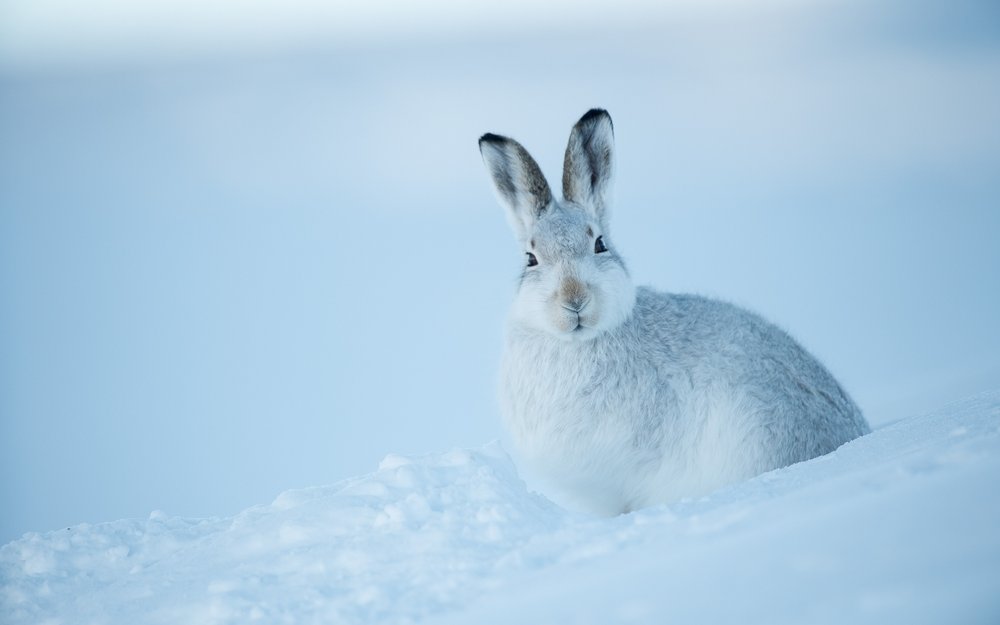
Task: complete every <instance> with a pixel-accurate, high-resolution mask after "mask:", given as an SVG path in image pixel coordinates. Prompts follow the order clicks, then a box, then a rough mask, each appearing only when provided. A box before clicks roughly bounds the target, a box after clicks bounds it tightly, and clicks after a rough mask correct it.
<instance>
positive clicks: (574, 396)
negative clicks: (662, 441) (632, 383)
mask: <svg viewBox="0 0 1000 625" xmlns="http://www.w3.org/2000/svg"><path fill="white" fill-rule="evenodd" d="M576 347H577V346H576V345H575V344H573V343H566V344H559V343H556V344H546V343H542V344H524V345H516V344H515V345H508V348H507V350H506V351H505V353H504V357H503V361H502V365H501V389H500V394H501V407H502V411H503V415H504V419H505V421H506V425H507V428H508V429H509V431H510V433H511V435H512V437H513V438H514V441H515V442H516V443H517V444H518V446H519V447H520V448H521V451H522V452H528V451H532V450H534V451H536V452H537V453H539V454H544V453H552V452H554V451H557V450H559V449H564V450H566V452H567V453H573V452H579V451H582V449H581V448H586V447H592V446H594V445H598V446H607V445H609V444H622V443H624V442H625V441H626V439H628V438H630V437H632V435H633V433H634V431H633V428H632V424H631V423H630V422H631V421H632V418H631V415H629V414H628V412H629V411H630V410H631V409H632V408H633V407H632V406H630V405H629V404H628V402H627V401H623V398H622V397H620V396H619V395H620V393H621V389H623V388H625V385H624V383H623V380H621V379H619V377H620V376H619V375H618V373H617V372H616V370H615V368H614V367H607V366H606V365H604V364H602V359H600V358H595V356H594V354H593V353H591V352H590V351H589V350H582V349H574V348H576Z"/></svg>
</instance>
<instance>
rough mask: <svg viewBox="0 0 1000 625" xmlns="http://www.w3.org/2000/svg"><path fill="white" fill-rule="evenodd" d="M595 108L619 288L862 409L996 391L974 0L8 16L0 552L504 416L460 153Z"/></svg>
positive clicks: (177, 510)
mask: <svg viewBox="0 0 1000 625" xmlns="http://www.w3.org/2000/svg"><path fill="white" fill-rule="evenodd" d="M594 106H600V107H604V108H607V109H608V110H609V111H610V112H611V114H612V116H613V117H614V120H615V130H616V140H617V150H618V165H619V170H618V172H619V173H618V178H617V192H616V197H617V203H616V208H615V215H614V219H613V227H614V230H613V236H614V237H615V239H616V241H617V245H618V247H619V249H621V250H622V251H623V253H624V254H625V256H626V258H627V260H628V261H629V263H630V267H631V269H632V272H633V276H634V277H635V279H636V281H637V282H638V283H640V284H651V285H654V286H656V287H659V288H661V289H666V290H672V291H693V292H699V293H703V294H707V295H712V296H717V297H721V298H724V299H727V300H730V301H733V302H736V303H738V304H741V305H744V306H747V307H749V308H751V309H753V310H756V311H758V312H760V313H762V314H763V315H765V316H766V317H768V318H769V319H771V320H773V321H774V322H776V323H778V324H779V325H781V326H783V327H785V328H786V329H788V330H789V331H790V332H791V334H792V335H793V336H795V337H796V338H797V339H799V341H800V342H802V343H803V344H804V345H805V346H806V347H807V348H808V349H810V350H812V351H813V352H814V353H815V354H816V355H817V356H818V357H819V358H820V359H821V360H822V361H823V362H824V363H825V364H826V365H827V366H828V367H829V368H830V369H831V370H832V371H833V373H834V374H835V375H836V376H838V377H839V378H840V380H841V381H842V382H843V384H844V385H845V387H846V388H847V389H848V391H849V392H850V393H851V394H852V395H853V396H854V398H855V399H856V400H857V401H858V403H859V404H860V405H861V407H862V409H863V410H864V411H865V413H866V415H867V417H868V418H869V420H870V421H871V423H872V424H873V425H874V426H876V427H877V426H879V425H884V424H885V423H888V422H890V421H893V420H896V419H900V418H903V417H906V416H909V415H912V414H915V413H922V412H926V411H929V410H931V409H934V408H937V407H939V406H941V405H942V404H944V403H947V402H949V401H951V400H954V399H958V398H961V397H964V396H967V395H970V394H972V393H975V392H977V391H981V390H985V389H990V388H996V387H998V386H1000V357H998V354H1000V323H998V318H1000V316H998V313H1000V245H998V238H1000V4H998V3H996V2H994V1H992V0H985V1H971V0H957V1H956V0H952V1H936V0H929V1H927V2H904V1H892V0H887V1H885V2H877V3H876V2H865V1H856V2H855V1H846V0H845V1H834V0H828V1H816V2H808V3H801V2H791V1H787V2H781V1H758V2H749V1H746V2H741V1H737V0H710V1H699V2H695V1H694V0H688V1H672V2H653V1H648V2H647V1H641V0H631V1H629V0H625V1H622V0H619V1H618V2H615V3H613V4H612V3H598V2H585V1H584V2H581V1H579V0H576V1H573V2H570V1H568V0H559V1H557V2H549V3H545V4H543V5H539V4H536V3H530V2H528V1H527V0H505V2H502V3H500V2H494V3H484V4H474V3H467V2H459V1H457V0H434V1H428V2H419V3H418V2H410V3H404V2H392V1H390V0H380V1H376V2H365V3H361V2H357V3H348V2H340V1H320V0H294V1H287V0H286V1H281V0H254V1H240V2H237V1H236V0H197V1H196V0H147V1H145V2H135V3H127V2H122V1H120V0H94V1H92V2H87V3H77V2H70V1H69V0H2V2H0V508H2V509H3V514H2V515H0V543H5V542H8V541H10V540H12V539H14V538H16V537H18V536H20V534H21V533H23V532H26V531H43V530H51V529H57V528H60V527H66V526H69V525H73V524H78V523H81V522H98V521H105V520H112V519H117V518H122V517H142V516H145V515H147V514H149V512H150V511H152V510H155V509H160V510H164V511H166V512H168V513H170V514H177V515H184V516H214V515H229V514H233V513H235V512H237V511H239V510H241V509H243V508H245V507H248V506H250V505H253V504H256V503H264V502H268V501H270V500H271V499H272V498H273V497H274V496H275V495H276V494H278V493H279V492H281V491H283V490H286V489H290V488H298V487H305V486H310V485H316V484H326V483H331V482H334V481H336V480H338V479H341V478H345V477H349V476H352V475H356V474H360V473H365V472H369V471H372V470H374V469H375V467H376V465H377V463H378V461H379V460H380V459H381V458H382V457H383V456H384V455H385V454H387V453H389V452H394V453H402V454H421V453H429V452H439V451H446V450H448V449H450V448H452V447H455V446H466V447H468V446H478V445H480V444H482V443H485V442H487V441H489V440H491V439H494V438H498V437H501V436H502V428H501V425H500V422H499V417H498V413H497V409H496V407H495V402H494V385H495V376H496V368H497V361H498V358H499V354H500V347H501V337H502V326H503V319H504V316H505V311H506V307H507V305H508V302H509V301H510V297H511V294H512V291H513V288H514V284H515V279H516V277H517V275H518V273H519V271H520V265H521V262H522V260H523V258H522V253H521V251H520V250H519V249H518V248H517V246H516V245H515V244H514V240H513V236H512V234H511V233H510V231H509V230H508V227H507V225H506V221H505V219H504V217H503V214H502V212H501V209H500V208H499V207H498V206H497V204H496V202H495V200H494V197H493V194H492V190H491V187H490V183H489V180H488V178H487V176H486V174H485V171H484V170H483V167H482V163H481V161H480V157H479V153H478V150H477V146H476V140H477V138H478V137H479V136H480V135H481V134H482V133H484V132H486V131H492V132H497V133H501V134H508V135H511V136H513V137H515V138H517V139H518V140H520V141H521V142H522V143H523V144H524V145H525V146H527V147H528V149H529V150H531V152H532V153H533V154H534V155H535V157H536V159H537V160H538V161H539V163H540V164H541V166H542V168H543V170H545V172H546V173H547V175H548V177H549V179H550V181H558V180H559V178H560V176H561V171H560V167H561V157H562V151H563V149H564V148H565V141H566V138H567V136H568V133H569V129H570V127H571V126H572V124H573V123H574V122H575V121H576V119H578V118H579V116H580V115H581V114H583V113H584V112H585V111H586V110H587V109H589V108H591V107H594Z"/></svg>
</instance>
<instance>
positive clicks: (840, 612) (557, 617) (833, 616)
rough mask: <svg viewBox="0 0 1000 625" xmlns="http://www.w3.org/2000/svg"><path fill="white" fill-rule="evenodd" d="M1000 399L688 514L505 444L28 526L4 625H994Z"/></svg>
mask: <svg viewBox="0 0 1000 625" xmlns="http://www.w3.org/2000/svg"><path fill="white" fill-rule="evenodd" d="M998 479H1000V391H994V392H991V393H987V394H983V395H980V396H976V397H973V398H971V399H968V400H966V401H963V402H959V403H956V404H953V405H950V406H947V407H946V408H944V409H942V410H939V411H937V412H935V413H933V414H930V415H927V416H922V417H916V418H910V419H906V420H903V421H899V422H896V423H893V424H890V425H888V426H885V427H882V428H881V429H878V430H876V431H875V432H874V433H872V434H870V435H868V436H865V437H862V438H860V439H857V440H855V441H852V442H851V443H848V444H846V445H844V446H843V447H841V448H840V449H838V450H837V451H835V452H833V453H831V454H829V455H827V456H824V457H820V458H816V459H814V460H811V461H808V462H803V463H800V464H797V465H794V466H791V467H787V468H785V469H780V470H777V471H772V472H770V473H767V474H765V475H762V476H760V477H758V478H755V479H753V480H750V481H748V482H745V483H742V484H738V485H735V486H732V487H728V488H725V489H722V490H720V491H717V492H716V493H714V494H712V495H711V496H709V497H706V498H703V499H700V500H697V501H684V502H680V503H677V504H674V505H670V506H662V507H657V508H651V509H647V510H642V511H639V512H636V513H632V514H628V515H623V516H619V517H616V518H613V519H594V518H591V517H586V516H581V515H577V514H574V513H570V512H567V511H565V510H563V509H561V508H559V507H558V506H556V505H555V504H553V503H551V502H550V501H548V500H546V499H545V498H543V497H541V496H540V495H537V494H533V493H529V492H528V491H527V490H526V488H525V486H524V484H523V482H522V481H521V480H520V479H519V477H518V475H517V473H516V470H515V468H514V465H513V464H512V462H511V461H510V459H509V458H508V457H507V456H506V455H505V454H504V452H503V451H502V449H501V448H500V446H499V445H497V444H490V445H487V446H485V447H484V448H482V449H478V450H460V451H452V452H449V453H443V454H436V455H430V456H425V457H420V458H404V457H401V456H394V455H391V456H389V457H387V458H386V459H385V460H384V461H383V462H382V464H381V465H380V467H379V470H378V471H377V472H375V473H372V474H370V475H366V476H362V477H358V478H355V479H351V480H347V481H344V482H341V483H339V484H336V485H333V486H327V487H318V488H309V489H304V490H295V491H289V492H286V493H283V494H282V495H280V496H279V497H278V498H277V499H276V500H275V501H274V502H273V503H271V504H270V505H266V506H257V507H253V508H250V509H248V510H246V511H244V512H243V513H241V514H238V515H236V516H235V517H233V518H226V519H206V520H191V519H182V518H175V517H168V516H166V515H164V514H163V513H159V512H154V513H153V514H152V515H150V517H149V518H148V519H146V520H122V521H115V522H113V523H105V524H99V525H81V526H77V527H71V528H67V529H64V530H61V531H56V532H50V533H47V534H27V535H25V536H24V537H23V538H21V539H20V540H17V541H14V542H11V543H9V544H7V545H5V546H4V547H3V548H2V550H0V583H2V593H0V601H2V603H0V613H2V614H3V615H4V622H5V623H12V624H16V623H31V624H33V625H34V624H39V623H45V624H48V625H54V624H57V623H122V624H126V623H127V624H132V623H185V624H197V623H247V622H262V623H372V622H387V623H408V622H417V621H420V622H428V621H432V622H440V623H505V624H507V623H522V622H532V623H665V622H737V621H738V622H768V623H775V622H779V623H780V622H789V623H791V622H795V623H798V622H813V623H814V622H837V623H847V622H851V623H857V622H871V623H944V622H948V623H998V622H1000V532H998V531H997V528H1000V497H998V496H997V486H996V485H997V483H998Z"/></svg>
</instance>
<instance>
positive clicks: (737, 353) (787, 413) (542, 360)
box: [479, 109, 869, 514]
mask: <svg viewBox="0 0 1000 625" xmlns="http://www.w3.org/2000/svg"><path fill="white" fill-rule="evenodd" d="M613 144H614V131H613V128H612V124H611V117H610V116H609V115H608V113H607V111H603V110H600V109H594V110H591V111H589V112H588V113H587V114H586V115H584V116H583V117H582V118H580V121H579V122H577V123H576V125H575V126H573V129H572V131H571V133H570V137H569V145H568V146H567V148H566V158H565V163H564V169H563V181H562V182H563V184H562V186H563V199H562V200H559V199H556V198H555V197H553V196H552V193H551V191H550V190H549V185H548V183H547V182H546V181H545V177H544V176H543V175H542V172H541V170H540V169H539V168H538V165H537V164H536V163H535V161H534V159H532V158H531V156H530V155H529V154H528V152H527V151H526V150H525V149H524V148H523V147H522V146H521V145H520V144H519V143H517V142H516V141H514V140H512V139H509V138H506V137H501V136H498V135H494V134H486V135H483V136H482V138H480V140H479V148H480V151H481V152H482V155H483V160H484V161H485V163H486V166H487V168H488V169H489V173H490V175H491V176H492V178H493V183H494V186H495V188H496V192H497V195H498V197H499V199H500V202H501V204H502V205H503V206H504V207H505V208H506V212H507V217H508V219H509V221H510V223H511V225H512V226H513V228H514V232H515V234H516V235H517V240H518V243H519V244H520V245H521V246H522V249H524V252H525V255H526V256H525V258H526V262H525V267H524V273H523V275H522V276H521V280H520V285H519V287H518V290H517V295H516V296H515V299H514V303H513V306H512V308H511V311H510V316H509V319H508V326H507V336H506V344H505V347H504V354H503V362H502V365H501V383H500V387H501V390H500V394H501V410H502V413H503V417H504V420H505V422H506V426H507V428H508V429H509V431H510V434H511V436H512V438H513V441H514V443H515V445H516V446H517V448H518V452H519V455H520V457H521V458H522V459H523V460H525V461H527V462H528V464H529V466H530V467H531V468H532V469H534V471H535V472H536V473H537V474H538V475H539V476H540V477H542V478H545V479H546V480H548V481H551V482H554V483H555V485H556V486H558V487H559V488H560V489H561V490H562V491H563V492H564V493H565V494H568V495H569V496H570V497H571V498H573V499H575V500H576V501H577V502H578V503H579V504H581V505H583V506H585V507H587V508H589V509H591V510H592V511H595V512H598V513H602V514H618V513H621V512H627V511H629V510H635V509H637V508H641V507H643V506H648V505H651V504H657V503H665V502H670V501H675V500H677V499H680V498H683V497H696V496H699V495H703V494H705V493H708V492H709V491H712V490H714V489H716V488H718V487H720V486H723V485H725V484H729V483H732V482H736V481H739V480H744V479H747V478H750V477H752V476H754V475H758V474H760V473H763V472H765V471H769V470H771V469H775V468H778V467H783V466H786V465H789V464H792V463H794V462H799V461H802V460H806V459H809V458H813V457H815V456H819V455H822V454H825V453H828V452H830V451H832V450H834V449H836V448H837V447H838V446H840V445H842V444H843V443H845V442H846V441H849V440H851V439H853V438H856V437H858V436H861V435H862V434H865V433H867V432H868V431H869V428H868V424H867V423H866V422H865V419H864V417H863V416H862V415H861V412H860V411H859V410H858V407H857V406H856V405H855V404H854V402H852V401H851V399H850V398H849V397H848V396H847V393H845V392H844V390H843V389H841V387H840V385H839V384H838V383H837V381H836V380H835V379H834V378H833V376H832V375H830V373H829V372H828V371H827V370H826V369H825V368H824V367H823V366H822V365H821V364H820V363H819V362H817V361H816V359H815V358H813V357H812V356H811V355H809V354H808V353H807V352H806V351H805V350H804V349H803V348H802V347H800V346H799V345H798V344H797V343H796V342H795V341H794V340H793V339H792V338H791V337H789V336H788V335H787V334H785V333H784V332H783V331H782V330H780V329H779V328H777V327H775V326H774V325H772V324H770V323H768V322H767V321H765V320H763V319H762V318H760V317H759V316H757V315H755V314H753V313H751V312H748V311H746V310H743V309H740V308H737V307H736V306H733V305H731V304H727V303H725V302H720V301H716V300H711V299H706V298H703V297H698V296H695V295H673V294H668V293H659V292H656V291H654V290H652V289H649V288H645V287H639V288H636V287H634V286H633V284H632V281H631V279H630V278H629V274H628V270H627V269H626V268H625V264H624V263H623V262H622V259H621V257H620V256H619V255H618V251H617V249H616V247H615V244H614V241H613V240H612V239H611V237H610V236H609V234H608V205H609V195H610V191H611V182H612V173H613V168H614V157H613V147H614V145H613Z"/></svg>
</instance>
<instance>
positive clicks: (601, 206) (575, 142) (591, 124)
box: [563, 109, 615, 222]
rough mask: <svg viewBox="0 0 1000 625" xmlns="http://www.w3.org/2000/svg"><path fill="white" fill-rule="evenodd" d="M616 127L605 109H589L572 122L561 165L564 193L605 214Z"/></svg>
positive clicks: (600, 217) (599, 214) (602, 216)
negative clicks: (578, 119) (573, 123)
mask: <svg viewBox="0 0 1000 625" xmlns="http://www.w3.org/2000/svg"><path fill="white" fill-rule="evenodd" d="M614 151H615V130H614V126H612V124H611V116H610V115H608V112H607V111H605V110H604V109H590V110H589V111H587V113H586V114H585V115H584V116H583V117H581V118H580V121H578V122H576V125H575V126H573V130H572V131H571V132H570V134H569V145H567V146H566V160H565V163H564V165H563V197H565V198H566V199H567V200H569V201H571V202H575V203H577V204H580V205H581V206H583V207H584V208H586V209H588V210H590V211H592V212H593V213H594V216H595V217H596V218H597V219H598V220H599V221H602V222H603V221H604V220H605V218H606V217H607V212H608V208H609V206H610V203H611V181H612V177H613V175H614V160H615V159H614Z"/></svg>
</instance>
